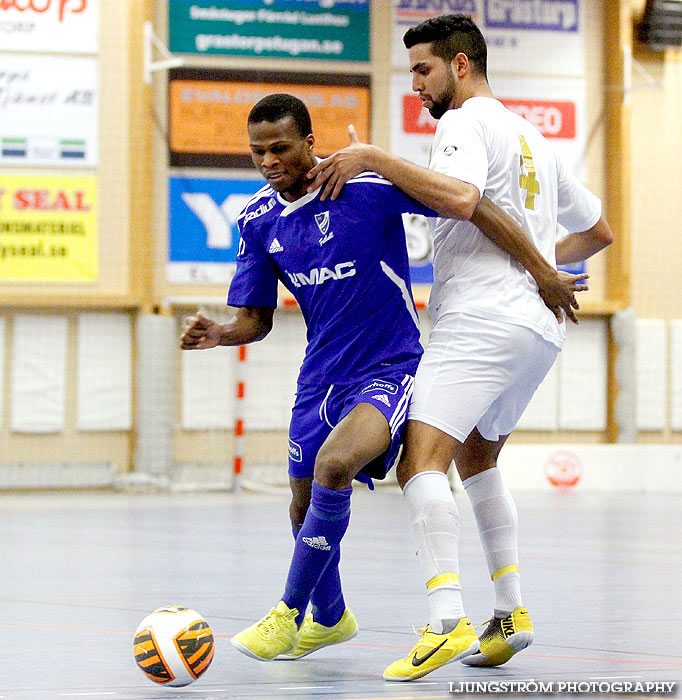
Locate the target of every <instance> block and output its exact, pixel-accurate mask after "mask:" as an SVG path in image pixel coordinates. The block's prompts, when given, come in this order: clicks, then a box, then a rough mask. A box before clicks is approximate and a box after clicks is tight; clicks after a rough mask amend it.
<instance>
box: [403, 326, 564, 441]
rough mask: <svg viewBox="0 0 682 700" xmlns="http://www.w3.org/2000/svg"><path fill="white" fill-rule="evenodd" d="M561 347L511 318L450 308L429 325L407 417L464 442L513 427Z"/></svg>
mask: <svg viewBox="0 0 682 700" xmlns="http://www.w3.org/2000/svg"><path fill="white" fill-rule="evenodd" d="M558 354H559V348H557V347H556V346H555V345H553V344H552V343H550V342H548V341H547V340H544V339H543V338H542V337H541V336H540V335H538V334H537V333H535V332H534V331H532V330H530V329H529V328H525V327H524V326H516V325H513V324H510V323H500V322H498V321H489V320H488V319H485V318H479V317H476V316H469V315H468V314H462V313H453V314H447V315H446V316H444V317H441V318H440V319H438V323H437V324H436V327H435V328H434V329H433V330H432V331H431V335H430V336H429V342H428V344H427V346H426V351H425V353H424V356H423V357H422V360H421V362H420V363H419V368H418V369H417V374H416V376H415V380H414V393H413V395H412V403H411V405H410V413H409V418H410V419H411V420H418V421H421V422H423V423H428V424H429V425H432V426H434V427H435V428H438V429H439V430H442V431H443V432H444V433H447V434H448V435H451V436H452V437H454V438H455V439H457V440H459V441H460V442H464V441H465V440H466V438H467V437H468V435H469V433H471V431H472V430H473V429H474V427H476V428H478V431H479V432H480V433H481V435H482V436H483V437H484V438H485V439H486V440H492V441H495V440H498V439H499V437H500V436H501V435H508V434H509V433H511V432H512V430H514V428H515V427H516V424H517V423H518V421H519V418H521V414H522V413H523V411H524V410H525V408H526V406H527V405H528V402H529V401H530V399H531V397H532V396H533V394H534V393H535V390H536V389H537V388H538V387H539V386H540V383H541V382H542V380H543V379H544V378H545V375H546V374H547V372H549V370H550V368H551V367H552V365H553V364H554V360H556V358H557V355H558Z"/></svg>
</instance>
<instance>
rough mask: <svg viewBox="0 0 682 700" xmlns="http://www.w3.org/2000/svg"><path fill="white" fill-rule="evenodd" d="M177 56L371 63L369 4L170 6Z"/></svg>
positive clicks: (175, 0) (236, 0)
mask: <svg viewBox="0 0 682 700" xmlns="http://www.w3.org/2000/svg"><path fill="white" fill-rule="evenodd" d="M168 28H169V31H168V35H169V42H168V44H169V49H170V51H171V52H173V53H199V54H229V55H232V56H258V57H263V58H270V57H281V58H319V59H321V60H325V61H330V60H332V61H333V60H337V61H368V60H369V0H332V1H331V2H330V1H329V0H217V1H216V0H168Z"/></svg>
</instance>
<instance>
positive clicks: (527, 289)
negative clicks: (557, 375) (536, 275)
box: [429, 97, 601, 347]
mask: <svg viewBox="0 0 682 700" xmlns="http://www.w3.org/2000/svg"><path fill="white" fill-rule="evenodd" d="M429 167H430V168H431V169H432V170H435V171H437V172H440V173H445V174H446V175H450V176H452V177H455V178H457V179H459V180H462V181H464V182H468V183H471V184H473V185H475V186H476V187H477V188H478V190H479V191H480V193H481V195H483V194H486V195H487V196H488V197H489V198H490V199H491V200H492V201H493V202H495V204H497V205H498V206H499V207H501V208H502V209H504V211H505V212H506V213H507V214H509V215H510V216H512V218H514V219H515V220H516V221H517V222H518V223H519V224H520V225H521V226H522V227H523V229H524V230H525V231H526V232H527V233H529V234H530V236H531V237H532V239H533V242H534V243H535V245H536V246H537V248H538V250H539V251H540V252H541V253H542V255H543V256H544V257H545V258H546V259H547V260H548V261H549V262H550V263H551V264H552V265H556V263H555V255H554V245H555V243H556V240H557V227H556V222H557V221H558V222H559V223H560V224H561V225H562V226H564V227H566V228H567V229H568V231H569V232H575V231H586V230H587V229H589V228H591V227H592V226H594V225H595V224H596V223H597V221H598V220H599V217H600V215H601V203H600V201H599V199H598V198H597V197H595V196H594V195H593V194H592V193H591V192H590V191H589V190H587V189H586V188H585V187H583V186H582V185H581V184H580V183H579V182H578V181H577V180H576V179H575V178H574V177H573V176H572V175H571V174H570V173H569V172H568V171H567V170H566V169H565V168H564V166H563V165H562V163H561V162H560V160H559V158H558V157H557V155H556V153H555V152H554V149H553V148H552V147H551V145H550V143H549V142H548V141H547V140H546V139H545V138H544V137H543V136H542V135H541V134H540V132H539V131H538V130H537V129H536V128H535V127H534V126H533V125H532V124H530V123H529V122H528V121H526V120H525V119H523V118H522V117H520V116H518V115H516V114H514V113H513V112H510V111H509V110H508V109H506V108H505V107H504V105H503V104H502V103H501V102H499V101H498V100H496V99H493V98H489V97H473V98H470V99H468V100H466V101H465V102H464V105H463V106H462V107H461V108H460V109H452V110H449V111H447V112H446V113H445V114H444V115H443V116H442V117H441V119H440V121H439V124H438V128H437V130H436V135H435V137H434V141H433V145H432V148H431V161H430V164H429ZM430 221H431V226H432V229H433V235H434V261H433V266H434V284H433V288H432V290H431V299H430V301H429V311H430V313H431V317H432V319H433V321H434V323H436V322H437V320H438V318H439V317H441V316H442V315H443V314H446V313H451V312H463V313H468V314H472V315H474V316H478V317H482V318H489V319H493V320H497V321H503V322H506V323H514V324H518V325H521V326H526V327H528V328H531V329H532V330H534V331H535V332H537V333H539V334H540V335H541V336H542V337H543V338H545V339H546V340H548V341H550V342H552V343H554V344H555V345H556V346H558V347H561V346H562V344H563V341H564V338H565V335H566V324H565V323H563V324H561V325H559V324H558V323H557V322H556V319H555V318H554V315H553V314H552V312H551V311H550V310H549V309H548V308H547V307H546V306H545V305H544V303H543V302H542V299H541V298H540V296H539V294H538V288H537V285H536V284H535V281H534V280H533V278H532V277H531V276H530V274H528V273H527V272H526V270H525V269H524V268H523V267H522V266H521V265H520V264H519V263H517V262H516V261H515V260H514V259H513V258H511V256H510V255H509V254H508V253H506V252H505V251H503V250H502V249H501V248H499V247H498V246H497V245H495V244H494V243H493V242H492V241H490V239H488V238H487V237H486V236H485V235H484V234H483V233H481V231H479V230H478V228H476V226H474V225H473V224H472V223H471V222H469V221H456V220H454V219H444V218H438V219H435V220H434V219H431V220H430Z"/></svg>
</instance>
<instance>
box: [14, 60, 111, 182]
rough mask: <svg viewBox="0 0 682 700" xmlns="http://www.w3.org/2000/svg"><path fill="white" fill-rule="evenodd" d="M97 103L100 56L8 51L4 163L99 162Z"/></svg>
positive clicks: (78, 164) (71, 164) (65, 164)
mask: <svg viewBox="0 0 682 700" xmlns="http://www.w3.org/2000/svg"><path fill="white" fill-rule="evenodd" d="M98 102H99V98H98V77H97V59H96V58H91V57H85V56H79V57H75V56H38V55H36V56H29V55H19V54H17V55H12V54H8V55H3V56H2V58H1V59H0V165H16V166H34V165H35V166H43V165H45V166H59V167H66V168H68V167H78V168H81V167H92V166H95V165H97V162H98Z"/></svg>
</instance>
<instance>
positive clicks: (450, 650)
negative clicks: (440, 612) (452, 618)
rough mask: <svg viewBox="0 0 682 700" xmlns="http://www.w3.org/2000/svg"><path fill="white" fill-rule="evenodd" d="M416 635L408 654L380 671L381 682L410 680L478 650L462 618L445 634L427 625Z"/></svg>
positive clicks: (466, 622)
mask: <svg viewBox="0 0 682 700" xmlns="http://www.w3.org/2000/svg"><path fill="white" fill-rule="evenodd" d="M419 632H420V634H421V637H420V639H419V641H418V642H417V644H416V645H415V646H414V647H413V648H412V651H410V653H409V654H408V655H407V656H406V657H405V658H404V659H400V660H399V661H394V662H393V663H392V664H391V665H390V666H389V667H388V668H387V669H386V670H385V671H384V679H385V680H387V681H414V680H416V679H417V678H421V677H422V676H425V675H426V674H427V673H431V671H435V670H436V669H438V668H440V667H441V666H445V664H450V663H452V662H453V661H459V660H460V659H463V658H465V657H467V656H469V655H470V654H475V653H476V652H477V651H478V647H479V642H478V637H477V636H476V632H475V631H474V628H473V627H472V626H471V622H469V618H468V617H463V618H462V619H461V620H460V621H459V622H458V623H457V627H455V629H454V630H452V632H448V633H447V634H436V633H435V632H432V631H431V628H430V627H429V626H428V625H427V626H426V627H424V628H423V629H421V630H420V631H419Z"/></svg>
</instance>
